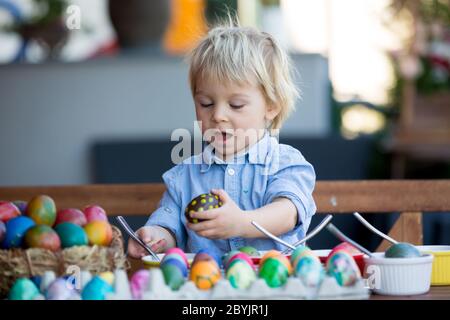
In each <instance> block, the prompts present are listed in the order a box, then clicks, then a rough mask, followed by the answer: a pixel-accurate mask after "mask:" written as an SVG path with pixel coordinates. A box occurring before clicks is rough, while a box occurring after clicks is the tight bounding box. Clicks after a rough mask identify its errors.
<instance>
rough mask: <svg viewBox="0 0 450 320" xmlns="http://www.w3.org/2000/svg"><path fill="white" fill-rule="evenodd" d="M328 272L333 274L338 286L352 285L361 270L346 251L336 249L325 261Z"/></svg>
mask: <svg viewBox="0 0 450 320" xmlns="http://www.w3.org/2000/svg"><path fill="white" fill-rule="evenodd" d="M326 268H327V271H328V274H330V275H331V276H333V277H334V278H335V279H336V281H337V283H338V284H339V285H340V286H344V287H346V286H352V285H353V284H354V283H355V282H356V281H357V280H358V279H359V278H361V272H360V271H359V268H358V266H357V264H356V262H355V260H354V259H353V257H352V256H351V255H350V254H349V253H347V252H346V251H336V252H335V253H334V254H333V255H331V256H330V258H329V259H328V261H327V264H326Z"/></svg>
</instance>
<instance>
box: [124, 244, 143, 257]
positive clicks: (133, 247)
mask: <svg viewBox="0 0 450 320" xmlns="http://www.w3.org/2000/svg"><path fill="white" fill-rule="evenodd" d="M128 255H129V256H130V257H133V258H141V257H143V256H144V255H145V251H144V248H142V247H141V246H140V245H139V244H138V243H137V242H136V241H134V240H133V239H130V240H129V241H128Z"/></svg>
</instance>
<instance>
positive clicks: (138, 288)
mask: <svg viewBox="0 0 450 320" xmlns="http://www.w3.org/2000/svg"><path fill="white" fill-rule="evenodd" d="M149 275H150V273H149V271H148V270H139V271H137V272H136V273H135V274H133V275H132V276H131V279H130V287H131V294H132V296H133V299H136V300H140V299H142V294H143V293H144V292H145V290H146V289H147V285H148V279H149Z"/></svg>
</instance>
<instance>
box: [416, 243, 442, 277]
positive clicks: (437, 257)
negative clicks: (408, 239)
mask: <svg viewBox="0 0 450 320" xmlns="http://www.w3.org/2000/svg"><path fill="white" fill-rule="evenodd" d="M417 249H419V250H420V251H422V252H424V253H430V254H432V255H433V256H434V260H433V268H432V272H431V285H432V286H448V285H450V246H417Z"/></svg>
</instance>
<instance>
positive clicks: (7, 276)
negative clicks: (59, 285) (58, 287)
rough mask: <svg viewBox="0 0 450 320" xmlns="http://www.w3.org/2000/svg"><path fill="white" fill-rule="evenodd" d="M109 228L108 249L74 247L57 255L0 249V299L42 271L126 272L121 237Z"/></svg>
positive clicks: (41, 273)
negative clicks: (75, 268) (17, 282)
mask: <svg viewBox="0 0 450 320" xmlns="http://www.w3.org/2000/svg"><path fill="white" fill-rule="evenodd" d="M111 227H112V229H113V238H112V241H111V244H110V245H109V247H102V246H77V247H72V248H67V249H64V250H61V251H58V252H52V251H49V250H46V249H38V248H32V249H25V250H24V249H11V250H0V298H4V297H6V295H7V294H8V292H9V289H10V288H11V286H12V285H13V284H14V282H15V280H16V279H18V278H21V277H31V276H36V275H43V274H44V272H45V271H54V272H55V273H56V274H57V275H60V276H61V275H64V274H65V273H66V270H67V267H69V266H71V265H76V266H78V267H79V268H80V269H81V270H87V271H90V272H91V273H94V274H97V273H100V272H105V271H114V270H115V269H117V268H119V269H129V267H130V265H129V262H128V260H127V257H126V255H125V253H124V242H123V238H122V234H121V232H120V230H119V229H118V228H117V227H115V226H111Z"/></svg>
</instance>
